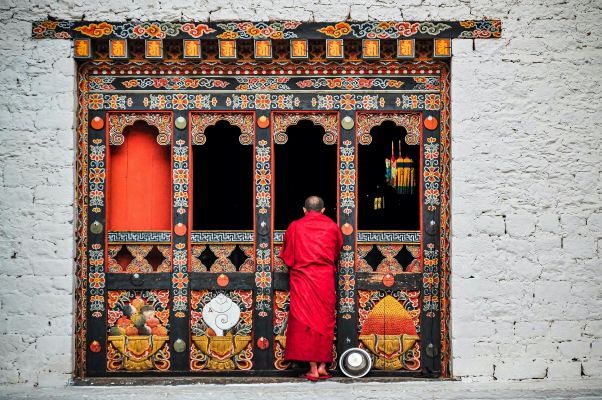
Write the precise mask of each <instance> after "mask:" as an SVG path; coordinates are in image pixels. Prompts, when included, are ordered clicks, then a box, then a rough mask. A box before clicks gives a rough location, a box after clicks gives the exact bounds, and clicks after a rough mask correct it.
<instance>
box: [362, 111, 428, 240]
mask: <svg viewBox="0 0 602 400" xmlns="http://www.w3.org/2000/svg"><path fill="white" fill-rule="evenodd" d="M371 135H372V143H370V144H369V145H361V144H358V168H357V170H358V181H357V186H358V187H357V189H358V229H360V230H419V229H420V203H419V192H420V190H419V187H420V183H421V181H420V153H419V152H420V146H419V145H411V146H410V145H408V144H406V143H405V140H404V138H405V135H406V131H405V129H404V128H402V127H398V126H397V125H395V124H394V123H393V122H390V121H386V122H384V123H383V124H382V125H380V126H376V127H374V128H373V129H372V131H371ZM400 144H401V146H400ZM391 145H393V152H394V155H395V158H396V159H397V158H399V156H400V155H401V157H402V158H406V157H407V158H409V159H411V160H412V163H411V166H412V168H413V171H414V181H415V186H414V187H413V189H408V188H406V189H404V190H402V191H401V192H402V193H400V190H399V189H397V188H395V187H393V186H391V184H390V182H387V179H386V170H387V168H386V164H385V160H386V159H389V160H391V156H392V154H391V153H392V150H391Z"/></svg>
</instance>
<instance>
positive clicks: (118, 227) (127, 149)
mask: <svg viewBox="0 0 602 400" xmlns="http://www.w3.org/2000/svg"><path fill="white" fill-rule="evenodd" d="M124 136H125V142H124V143H123V144H122V145H120V146H110V158H109V165H108V168H107V169H108V173H109V176H108V188H107V195H108V199H107V206H108V207H107V221H108V229H109V230H111V231H122V230H136V231H139V230H170V225H171V177H170V171H171V168H170V156H169V146H161V145H159V144H158V143H157V141H156V138H157V130H156V128H154V127H151V126H149V125H147V124H145V123H136V124H135V125H133V126H131V127H129V128H127V129H126V131H125V132H124Z"/></svg>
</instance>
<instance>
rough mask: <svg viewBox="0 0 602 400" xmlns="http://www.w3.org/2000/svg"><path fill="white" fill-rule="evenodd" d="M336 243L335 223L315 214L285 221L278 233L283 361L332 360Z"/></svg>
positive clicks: (340, 237) (338, 235) (338, 232)
mask: <svg viewBox="0 0 602 400" xmlns="http://www.w3.org/2000/svg"><path fill="white" fill-rule="evenodd" d="M342 245H343V235H341V230H340V229H339V227H338V226H337V224H336V223H334V222H333V221H332V220H331V219H330V218H328V217H327V216H325V215H323V214H322V213H320V212H316V211H310V212H308V213H307V214H306V215H305V217H303V218H301V219H299V220H297V221H294V222H293V223H291V225H290V226H289V227H288V229H287V230H286V233H285V234H284V241H283V244H282V251H281V252H280V258H282V260H283V261H284V262H285V264H286V265H288V266H289V272H290V307H289V313H288V324H287V329H286V348H285V354H284V358H285V359H286V360H295V361H314V362H332V361H333V359H332V343H333V340H334V325H335V307H336V292H335V284H334V276H335V271H336V266H335V264H336V260H337V258H338V257H339V253H340V251H341V246H342Z"/></svg>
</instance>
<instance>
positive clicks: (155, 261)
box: [145, 246, 165, 271]
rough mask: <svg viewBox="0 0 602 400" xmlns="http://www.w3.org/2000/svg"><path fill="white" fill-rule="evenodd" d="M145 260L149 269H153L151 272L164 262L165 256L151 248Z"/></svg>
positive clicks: (155, 247) (155, 248)
mask: <svg viewBox="0 0 602 400" xmlns="http://www.w3.org/2000/svg"><path fill="white" fill-rule="evenodd" d="M145 258H146V261H148V263H149V264H150V265H151V267H153V271H156V270H157V268H159V266H160V265H161V263H163V261H165V256H164V255H163V254H162V253H161V252H160V251H159V249H158V248H157V246H153V248H152V250H151V251H149V252H148V254H147V255H146V257H145Z"/></svg>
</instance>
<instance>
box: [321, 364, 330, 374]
mask: <svg viewBox="0 0 602 400" xmlns="http://www.w3.org/2000/svg"><path fill="white" fill-rule="evenodd" d="M318 374H319V375H322V376H324V375H330V374H329V373H328V371H327V370H326V363H320V365H319V366H318Z"/></svg>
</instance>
